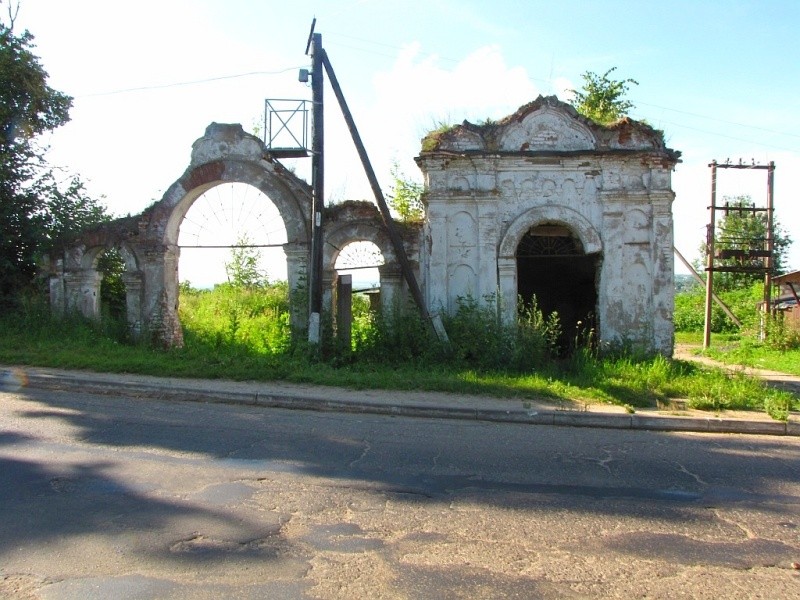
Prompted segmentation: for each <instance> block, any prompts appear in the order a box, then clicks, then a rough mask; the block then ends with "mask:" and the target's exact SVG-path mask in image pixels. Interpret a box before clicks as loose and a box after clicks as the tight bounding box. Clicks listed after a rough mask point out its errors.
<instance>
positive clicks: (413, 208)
mask: <svg viewBox="0 0 800 600" xmlns="http://www.w3.org/2000/svg"><path fill="white" fill-rule="evenodd" d="M391 175H392V189H391V191H390V192H389V194H388V197H389V206H391V208H392V210H393V211H394V212H395V213H396V214H397V216H398V217H399V218H400V220H401V221H403V222H419V221H422V219H423V218H424V217H425V206H424V204H423V203H422V193H423V192H424V190H425V186H424V185H422V184H421V183H419V182H417V181H414V180H412V179H410V178H409V177H408V176H407V175H406V174H405V173H403V172H402V171H401V170H400V166H399V165H398V164H397V163H394V164H393V165H392V171H391Z"/></svg>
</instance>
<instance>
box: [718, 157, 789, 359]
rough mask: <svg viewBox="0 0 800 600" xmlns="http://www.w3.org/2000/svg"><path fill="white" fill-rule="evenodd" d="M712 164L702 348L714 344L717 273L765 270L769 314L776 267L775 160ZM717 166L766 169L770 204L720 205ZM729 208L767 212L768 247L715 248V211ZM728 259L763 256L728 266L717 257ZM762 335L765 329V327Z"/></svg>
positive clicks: (765, 292)
mask: <svg viewBox="0 0 800 600" xmlns="http://www.w3.org/2000/svg"><path fill="white" fill-rule="evenodd" d="M708 166H709V167H711V206H709V207H708V208H709V213H710V221H709V224H708V228H707V234H706V235H707V238H706V247H707V259H706V272H707V273H708V276H707V277H706V305H705V327H704V331H703V348H708V347H709V346H710V345H711V302H712V299H713V296H714V273H715V272H718V273H722V272H727V273H762V274H763V275H764V312H765V313H769V311H770V301H771V298H772V269H773V264H774V262H773V253H774V239H775V237H774V219H773V212H774V208H773V200H774V198H773V195H774V178H775V163H774V162H772V161H770V162H769V163H768V164H766V165H761V164H756V163H755V162H753V163H752V164H749V165H748V164H746V163H743V162H742V161H739V163H738V164H733V163H731V162H729V161H726V162H725V163H722V164H719V163H717V161H715V160H714V161H711V163H710V164H709V165H708ZM717 169H746V170H766V171H767V205H766V207H763V208H762V207H756V206H752V207H744V208H736V209H731V208H730V207H729V206H727V205H726V206H717ZM730 210H737V211H741V212H752V213H753V215H754V216H755V214H756V213H759V212H766V213H767V238H766V239H765V240H764V245H765V248H764V249H763V250H745V249H729V250H723V251H721V252H719V253H717V252H715V251H714V243H715V233H716V213H717V211H725V213H726V214H727V213H728V211H730ZM726 258H760V259H762V261H763V262H762V266H761V267H752V266H751V267H744V266H742V267H727V266H717V265H716V264H715V260H716V259H726ZM762 335H763V328H762Z"/></svg>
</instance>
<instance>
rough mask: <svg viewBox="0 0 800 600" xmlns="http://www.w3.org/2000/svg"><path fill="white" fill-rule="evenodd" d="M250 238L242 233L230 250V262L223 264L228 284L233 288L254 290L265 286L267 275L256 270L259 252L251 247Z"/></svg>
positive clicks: (259, 258)
mask: <svg viewBox="0 0 800 600" xmlns="http://www.w3.org/2000/svg"><path fill="white" fill-rule="evenodd" d="M252 243H253V242H252V241H250V237H249V236H248V235H247V234H246V233H243V234H242V235H240V236H239V238H238V239H237V240H236V245H234V246H233V247H232V248H231V259H230V262H226V263H225V273H226V274H227V276H228V283H230V284H231V285H232V286H234V287H242V288H256V287H264V286H266V285H267V273H266V272H265V271H262V270H260V269H259V268H258V263H259V261H260V260H261V252H260V251H259V250H258V248H253V247H252Z"/></svg>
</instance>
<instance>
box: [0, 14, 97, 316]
mask: <svg viewBox="0 0 800 600" xmlns="http://www.w3.org/2000/svg"><path fill="white" fill-rule="evenodd" d="M18 8H19V5H17V6H16V8H14V7H12V6H9V9H8V13H7V19H6V21H5V22H0V223H1V224H2V233H3V234H2V236H0V310H9V309H12V308H13V307H14V306H15V305H16V304H17V302H18V301H19V300H20V298H22V297H24V296H25V295H26V294H28V293H30V288H31V287H33V286H34V285H35V283H36V281H35V275H36V265H37V262H38V261H40V260H41V258H42V256H43V255H45V254H46V253H47V252H48V251H49V250H52V249H53V248H54V247H55V246H56V244H57V243H58V241H59V240H60V239H62V238H64V237H67V236H69V235H70V234H72V233H75V232H76V231H77V230H79V229H81V228H83V227H86V226H89V225H93V224H95V223H97V222H99V221H103V220H107V219H108V217H107V216H106V215H105V211H104V209H103V208H102V207H101V206H100V205H99V204H98V202H97V201H96V200H94V199H92V198H90V197H88V195H87V194H86V191H85V189H84V186H83V183H82V182H81V180H80V179H79V178H78V177H77V176H75V175H73V176H64V175H63V174H61V173H60V172H59V171H58V169H55V168H53V167H52V166H50V165H48V164H47V162H46V161H45V158H44V156H45V152H46V148H45V147H44V146H43V145H42V143H41V142H40V139H41V138H42V137H43V134H46V133H47V132H49V131H51V130H53V129H55V128H57V127H60V126H61V125H63V124H65V123H66V122H68V121H69V110H70V108H71V106H72V98H70V97H69V96H67V95H66V94H64V93H62V92H59V91H57V90H55V89H53V88H51V87H50V86H49V85H48V83H47V78H48V76H47V72H46V71H45V70H44V68H43V67H42V65H41V64H40V62H39V58H38V57H37V56H36V55H35V54H34V49H35V44H34V38H33V35H32V34H31V33H30V32H28V31H23V32H22V33H18V32H16V31H15V30H14V20H15V18H16V10H18Z"/></svg>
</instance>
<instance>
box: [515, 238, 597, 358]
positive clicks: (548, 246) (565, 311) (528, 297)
mask: <svg viewBox="0 0 800 600" xmlns="http://www.w3.org/2000/svg"><path fill="white" fill-rule="evenodd" d="M516 260H517V293H518V294H519V296H520V298H521V299H522V301H523V302H524V303H525V304H526V305H528V306H530V305H531V304H532V303H533V299H534V298H535V299H536V303H537V306H538V307H539V309H541V311H542V312H543V313H544V314H545V315H550V314H552V313H558V317H559V322H560V324H561V338H560V346H561V349H562V351H564V352H569V351H570V350H571V349H573V348H574V344H575V340H576V339H577V338H578V337H579V336H585V335H586V333H587V332H588V331H589V330H590V329H593V330H595V331H596V329H597V323H596V310H597V274H598V269H599V262H600V255H599V254H586V252H585V250H584V247H583V244H582V243H581V240H580V238H578V236H577V235H575V233H574V232H573V231H572V230H571V229H570V228H568V227H566V226H565V225H562V224H559V223H542V224H539V225H536V226H535V227H531V228H530V229H529V230H528V232H527V233H526V234H525V235H523V236H522V238H521V239H520V242H519V244H518V246H517V251H516Z"/></svg>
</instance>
